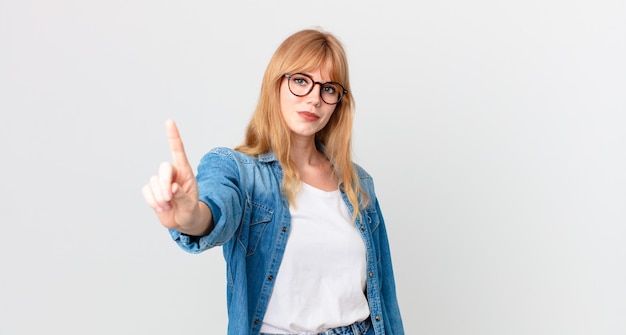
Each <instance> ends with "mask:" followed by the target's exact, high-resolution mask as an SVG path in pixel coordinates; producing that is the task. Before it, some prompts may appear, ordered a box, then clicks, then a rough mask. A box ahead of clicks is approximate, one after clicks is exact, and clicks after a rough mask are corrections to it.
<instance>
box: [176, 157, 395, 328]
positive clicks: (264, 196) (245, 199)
mask: <svg viewBox="0 0 626 335" xmlns="http://www.w3.org/2000/svg"><path fill="white" fill-rule="evenodd" d="M355 166H356V168H357V171H358V175H359V177H360V182H361V187H362V188H363V189H364V191H365V192H366V193H367V194H368V195H369V198H370V201H369V205H368V206H367V208H365V209H364V210H362V211H361V217H360V218H359V219H357V220H356V222H355V224H356V226H357V228H358V231H359V232H360V233H361V236H362V237H363V241H364V242H365V248H366V252H367V255H366V257H367V275H366V278H367V283H366V286H367V300H368V304H369V308H370V315H371V319H372V324H373V326H374V329H375V333H376V335H403V334H404V330H403V326H402V319H401V317H400V310H399V307H398V301H397V298H396V289H395V282H394V275H393V269H392V264H391V255H390V250H389V243H388V239H387V232H386V230H385V223H384V220H383V217H382V215H381V211H380V207H379V204H378V200H377V199H376V196H375V193H374V184H373V180H372V178H371V176H370V175H369V174H368V173H367V172H365V170H363V169H362V168H361V167H359V166H357V165H355ZM282 177H283V172H282V169H281V167H280V164H279V163H278V161H277V159H276V157H275V156H274V155H273V154H272V153H269V154H262V155H258V156H257V157H251V156H248V155H245V154H242V153H240V152H237V151H235V150H232V149H228V148H216V149H213V150H211V151H210V152H209V153H207V154H206V155H204V157H202V159H201V161H200V164H199V166H198V174H197V176H196V180H197V182H198V190H199V198H200V201H202V202H204V203H206V204H207V205H208V206H209V207H210V208H211V211H212V212H213V220H214V228H213V230H212V231H211V232H210V233H209V234H207V235H205V236H200V237H197V236H189V235H186V234H182V233H180V232H178V231H176V230H170V231H169V232H170V234H171V236H172V238H173V239H174V241H176V243H177V244H178V245H179V246H180V247H181V248H182V249H183V250H185V251H187V252H190V253H200V252H202V251H204V250H207V249H210V248H212V247H215V246H222V251H223V253H224V259H225V261H226V276H227V288H226V293H227V309H228V320H229V321H228V334H229V335H257V334H259V331H260V329H261V323H262V321H263V316H264V315H265V311H266V309H267V305H268V302H269V299H270V295H271V293H272V288H273V285H274V279H275V276H276V274H277V273H278V268H279V266H280V263H281V259H282V257H283V253H284V251H285V246H286V243H287V238H288V237H289V229H290V222H291V217H290V214H289V204H288V202H287V200H286V198H285V197H284V195H283V194H282V192H281V191H280V189H281V181H282ZM340 189H341V188H340ZM342 196H343V199H344V201H345V203H346V204H347V206H348V209H349V210H350V212H352V210H353V207H352V205H351V204H350V202H349V201H348V199H347V197H346V195H345V194H344V193H343V192H342Z"/></svg>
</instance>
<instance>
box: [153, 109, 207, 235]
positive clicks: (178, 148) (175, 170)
mask: <svg viewBox="0 0 626 335" xmlns="http://www.w3.org/2000/svg"><path fill="white" fill-rule="evenodd" d="M165 128H166V132H167V138H168V140H169V144H170V150H171V152H172V163H169V162H163V163H161V165H160V167H159V172H158V174H157V175H155V176H152V177H151V178H150V181H149V182H148V183H147V184H146V185H144V186H143V188H142V194H143V197H144V199H145V200H146V202H147V203H148V205H149V206H150V207H152V209H154V211H155V213H156V214H157V217H158V218H159V220H160V221H161V224H163V226H165V227H167V228H172V229H176V230H179V231H181V232H184V233H188V234H191V235H200V234H203V233H206V232H207V230H208V228H209V226H210V225H211V213H210V210H209V209H208V207H207V206H205V205H201V204H200V202H199V201H198V184H197V182H196V179H195V176H194V174H193V169H192V168H191V165H189V160H188V159H187V155H186V154H185V148H184V146H183V141H182V140H181V138H180V134H179V132H178V128H177V127H176V124H175V123H174V121H172V120H167V121H166V122H165Z"/></svg>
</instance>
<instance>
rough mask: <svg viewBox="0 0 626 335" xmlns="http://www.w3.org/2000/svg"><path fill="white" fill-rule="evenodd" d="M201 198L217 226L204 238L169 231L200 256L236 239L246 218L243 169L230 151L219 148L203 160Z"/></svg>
mask: <svg viewBox="0 0 626 335" xmlns="http://www.w3.org/2000/svg"><path fill="white" fill-rule="evenodd" d="M196 181H197V182H198V198H199V200H200V201H202V202H204V203H205V204H207V206H208V207H209V208H210V209H211V213H212V214H213V224H214V227H213V229H212V230H211V232H210V233H209V234H207V235H204V236H190V235H186V234H183V233H181V232H179V231H177V230H174V229H169V233H170V235H171V236H172V239H173V240H174V241H175V242H176V243H177V244H178V246H180V247H181V248H182V249H183V250H185V251H187V252H189V253H200V252H202V251H205V250H207V249H210V248H213V247H215V246H219V245H223V244H224V243H226V242H228V241H229V240H230V239H232V238H233V236H234V235H235V232H236V231H237V229H238V228H239V225H240V223H241V218H242V215H243V204H244V196H243V194H244V193H245V192H243V191H242V189H241V185H242V181H241V170H240V169H239V165H238V163H237V160H236V159H235V158H234V157H233V152H232V150H231V149H226V148H216V149H213V150H211V151H210V152H209V153H207V154H206V155H204V157H202V159H201V161H200V164H199V165H198V174H197V176H196Z"/></svg>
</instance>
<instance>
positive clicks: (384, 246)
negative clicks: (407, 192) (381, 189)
mask: <svg viewBox="0 0 626 335" xmlns="http://www.w3.org/2000/svg"><path fill="white" fill-rule="evenodd" d="M376 211H377V212H378V215H379V220H380V226H379V227H378V234H379V236H378V243H379V248H380V262H381V268H382V271H383V273H384V275H383V276H382V278H383V281H382V282H381V296H382V302H383V309H384V315H385V319H384V322H385V333H386V334H388V335H404V326H403V324H402V316H401V315H400V307H399V305H398V297H397V295H396V283H395V277H394V273H393V264H392V261H391V249H390V247H389V238H388V236H387V229H386V226H385V220H384V218H383V215H382V212H381V209H380V205H379V203H378V200H376Z"/></svg>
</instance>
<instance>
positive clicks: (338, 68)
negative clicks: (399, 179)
mask: <svg viewBox="0 0 626 335" xmlns="http://www.w3.org/2000/svg"><path fill="white" fill-rule="evenodd" d="M316 69H324V70H326V71H328V73H329V75H330V80H331V81H335V82H339V83H341V84H342V85H343V86H344V87H345V88H346V90H348V92H350V80H349V75H348V61H347V57H346V53H345V50H344V48H343V45H342V43H341V42H340V41H339V40H338V39H337V38H336V37H335V36H333V35H332V34H330V33H328V32H324V31H321V30H314V29H305V30H301V31H299V32H296V33H295V34H293V35H291V36H289V37H288V38H287V39H285V40H284V41H283V42H282V44H281V45H280V46H279V47H278V49H277V50H276V52H275V53H274V55H273V56H272V58H271V60H270V62H269V64H268V66H267V68H266V70H265V74H264V76H263V82H262V84H261V92H260V96H259V100H258V103H257V106H256V109H255V111H254V114H253V116H252V120H251V121H250V123H249V125H248V128H247V131H246V136H245V140H244V142H243V144H241V145H240V146H238V147H236V148H235V149H236V150H238V151H240V152H243V153H245V154H248V155H258V154H262V153H268V152H273V153H274V154H275V155H276V157H277V159H278V161H279V163H280V165H281V167H282V169H283V173H284V176H283V183H282V191H283V192H284V194H285V196H286V197H287V200H288V201H289V203H290V204H291V205H294V202H295V201H294V199H295V194H296V193H297V191H298V189H299V187H300V186H301V180H300V174H299V172H298V169H297V168H296V166H295V164H294V163H293V161H292V160H291V159H290V152H291V132H290V131H289V128H288V127H287V125H286V123H285V121H284V119H283V116H282V113H281V110H280V85H281V82H282V80H283V78H284V75H285V74H287V73H294V72H307V71H314V70H316ZM354 104H355V103H354V99H353V97H352V94H351V93H348V94H345V95H344V96H343V98H342V99H341V101H340V102H339V103H338V104H337V105H336V107H335V111H334V112H333V114H332V116H331V117H330V119H329V121H328V123H327V124H326V126H325V127H324V128H323V129H322V130H320V131H319V132H318V133H317V134H315V140H316V142H317V144H318V145H319V147H320V148H323V153H324V155H326V158H327V159H328V160H329V161H330V163H331V165H332V167H333V169H334V172H335V173H336V174H337V176H339V178H340V180H341V188H342V190H343V192H345V194H346V195H347V197H348V200H349V201H350V203H351V205H352V207H353V208H354V212H353V213H352V217H353V219H356V218H357V217H358V216H359V215H358V213H359V209H362V208H363V207H364V206H365V205H366V204H367V202H368V201H369V199H368V197H367V194H365V193H364V192H363V189H362V188H361V186H360V184H359V178H358V175H357V172H356V169H355V167H354V165H353V162H352V121H353V114H354Z"/></svg>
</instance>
